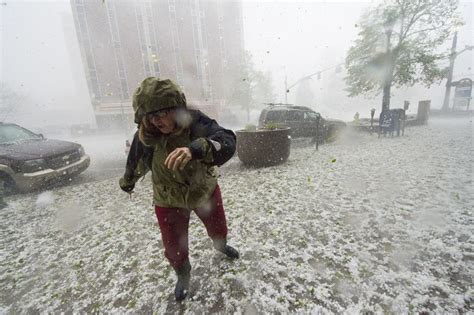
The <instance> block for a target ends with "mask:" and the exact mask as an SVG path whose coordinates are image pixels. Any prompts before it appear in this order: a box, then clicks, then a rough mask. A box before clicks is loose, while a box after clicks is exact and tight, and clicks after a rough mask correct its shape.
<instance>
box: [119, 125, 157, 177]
mask: <svg viewBox="0 0 474 315" xmlns="http://www.w3.org/2000/svg"><path fill="white" fill-rule="evenodd" d="M152 159H153V147H148V146H145V145H144V144H143V143H142V142H141V141H140V139H139V138H138V131H137V132H135V135H134V136H133V141H132V144H131V146H130V152H129V153H128V157H127V164H126V166H125V174H124V175H123V179H124V183H125V184H127V185H134V184H135V183H136V182H137V181H138V180H139V179H140V178H141V177H143V176H145V174H146V173H147V172H148V171H149V170H151V162H152Z"/></svg>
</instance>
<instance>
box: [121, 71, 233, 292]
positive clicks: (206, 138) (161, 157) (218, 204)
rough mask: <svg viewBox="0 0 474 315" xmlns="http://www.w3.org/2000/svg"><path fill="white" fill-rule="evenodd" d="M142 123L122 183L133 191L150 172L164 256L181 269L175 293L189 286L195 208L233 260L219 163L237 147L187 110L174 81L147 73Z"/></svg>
mask: <svg viewBox="0 0 474 315" xmlns="http://www.w3.org/2000/svg"><path fill="white" fill-rule="evenodd" d="M133 109H134V113H135V122H136V123H137V124H138V126H139V128H138V131H137V133H136V134H135V137H134V139H133V141H132V144H131V147H130V152H129V155H128V158H127V165H126V170H125V174H124V176H123V177H122V178H121V179H120V181H119V184H120V187H121V188H122V190H124V191H126V192H128V193H131V192H132V191H133V189H134V187H135V183H136V181H137V180H138V179H139V178H140V177H142V176H144V175H145V173H146V172H147V171H148V170H151V173H152V182H153V201H154V205H155V213H156V217H157V218H158V223H159V226H160V230H161V236H162V240H163V245H164V248H165V256H166V258H167V259H168V260H169V262H170V264H171V266H172V267H173V268H174V270H175V271H176V274H177V278H178V280H177V283H176V287H175V292H174V293H175V298H176V300H178V301H181V300H183V299H184V298H185V297H186V295H187V291H188V289H189V281H190V272H191V264H190V262H189V255H188V227H189V217H190V214H191V211H194V212H195V213H196V215H197V216H198V217H199V218H200V219H201V221H202V222H203V223H204V225H205V227H206V230H207V233H208V235H209V237H210V238H211V239H212V241H213V245H214V247H215V248H216V249H217V250H218V251H220V252H222V253H224V254H225V255H227V256H228V257H230V258H232V259H237V258H239V252H238V251H237V250H236V249H234V248H233V247H231V246H229V245H227V222H226V217H225V212H224V206H223V203H222V197H221V192H220V188H219V185H218V184H217V177H216V172H215V167H216V166H220V165H222V164H224V163H225V162H226V161H228V160H229V159H230V158H231V157H232V156H233V154H234V152H235V142H236V137H235V134H234V133H233V132H232V131H231V130H228V129H225V128H223V127H221V126H219V125H218V124H217V122H216V121H215V120H213V119H211V118H209V117H208V116H206V115H204V114H203V113H202V112H200V111H197V110H190V109H187V104H186V98H185V96H184V94H183V93H182V91H181V90H180V88H179V87H178V86H177V85H176V84H175V83H174V82H172V81H170V80H160V79H159V78H156V77H149V78H146V79H145V80H143V82H142V83H141V84H140V87H138V89H137V90H136V91H135V93H134V96H133Z"/></svg>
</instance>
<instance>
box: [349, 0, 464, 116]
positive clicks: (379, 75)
mask: <svg viewBox="0 0 474 315" xmlns="http://www.w3.org/2000/svg"><path fill="white" fill-rule="evenodd" d="M457 7H458V1H457V0H386V1H385V2H384V3H382V4H379V5H378V6H376V7H374V8H373V9H371V10H369V11H368V12H366V13H365V14H364V15H363V16H362V18H361V21H360V24H359V27H360V31H359V34H358V37H357V39H356V40H355V43H354V45H353V46H352V47H351V48H350V49H349V51H348V54H347V57H346V68H347V72H348V74H347V76H346V77H345V81H346V84H347V91H348V92H349V96H356V95H359V94H365V93H369V92H375V94H376V95H377V94H378V93H380V91H382V92H383V99H382V110H384V109H388V108H389V107H390V88H391V87H392V85H393V86H396V87H401V86H413V85H414V84H415V83H422V84H424V85H425V86H427V87H429V86H430V85H431V84H433V83H434V82H439V81H441V80H442V79H443V78H444V77H445V76H446V72H447V70H446V69H442V68H440V67H439V61H441V60H444V59H446V58H447V57H448V56H449V51H448V50H446V51H440V46H441V45H442V44H443V43H444V42H445V41H446V39H447V38H448V37H449V35H450V34H451V33H452V32H453V30H454V28H455V27H456V26H458V25H460V24H461V22H460V20H459V16H458V12H457Z"/></svg>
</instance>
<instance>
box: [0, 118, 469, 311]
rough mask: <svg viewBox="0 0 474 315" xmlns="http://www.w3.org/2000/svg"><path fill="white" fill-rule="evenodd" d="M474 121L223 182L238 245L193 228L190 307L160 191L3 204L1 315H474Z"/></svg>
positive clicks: (299, 154) (237, 172) (59, 190)
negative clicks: (235, 252)
mask: <svg viewBox="0 0 474 315" xmlns="http://www.w3.org/2000/svg"><path fill="white" fill-rule="evenodd" d="M473 151H474V150H473V123H472V118H468V117H466V118H458V119H455V120H448V119H435V118H433V119H431V120H430V121H429V124H428V125H427V126H418V127H411V128H407V129H406V132H405V136H403V137H394V138H377V136H376V135H369V134H367V133H351V132H347V133H344V134H342V135H341V137H340V138H339V139H338V140H337V141H336V142H333V143H330V144H324V145H322V146H320V148H319V151H315V148H314V146H313V145H312V144H311V143H310V141H309V140H307V139H295V140H294V141H293V143H292V148H291V155H290V158H289V160H288V161H287V162H286V163H284V164H282V165H278V166H274V167H268V168H258V169H254V168H247V167H244V166H243V165H242V164H241V163H240V161H239V160H238V158H237V157H235V158H233V159H232V160H231V161H230V162H229V163H228V164H227V165H225V166H224V167H222V168H221V171H220V172H221V177H220V180H219V183H220V186H221V189H222V194H223V198H224V205H225V208H226V214H227V219H228V224H229V243H230V244H231V245H233V246H235V247H236V248H237V249H239V251H240V253H241V259H239V260H237V261H230V260H228V259H227V258H225V257H224V256H223V255H222V254H220V253H217V252H216V251H215V250H214V249H213V248H212V244H211V241H210V240H209V239H208V237H207V235H206V233H205V230H204V228H203V225H202V223H201V222H200V221H199V219H198V218H197V217H196V215H192V217H191V227H190V254H191V263H192V266H193V270H192V279H191V289H190V296H189V297H188V298H187V299H186V300H185V302H184V303H181V304H177V303H176V302H175V301H174V295H173V288H174V283H175V276H174V272H173V271H172V269H171V267H169V265H168V262H167V261H166V259H165V257H164V254H163V247H162V245H161V238H160V231H159V228H158V225H157V223H156V218H155V215H154V212H153V208H152V189H151V181H150V176H149V175H148V176H147V177H146V178H145V180H143V181H141V182H139V183H138V184H137V187H136V189H135V190H136V193H135V194H134V196H133V198H132V199H129V197H128V195H127V194H125V193H123V192H122V191H120V189H119V188H118V185H117V182H118V177H113V178H108V179H105V180H101V181H92V182H86V183H81V182H80V181H79V183H71V184H69V185H66V186H61V187H55V188H52V189H51V190H47V191H42V192H35V193H29V194H21V195H14V196H10V197H7V198H6V201H7V203H8V206H7V207H6V208H4V209H2V210H1V211H0V225H1V229H0V231H1V232H0V233H1V234H0V239H1V243H2V246H1V248H0V256H1V259H0V283H1V289H0V290H1V293H0V312H1V313H5V312H6V313H20V312H22V313H26V312H37V311H40V312H48V313H49V312H63V311H64V312H70V311H72V312H76V313H85V312H87V313H91V312H96V311H99V312H132V313H137V312H140V313H142V312H147V313H151V312H156V313H157V314H163V313H165V312H184V313H209V312H222V313H231V312H239V313H246V314H256V313H269V312H272V313H274V312H277V313H278V312H280V313H287V312H305V313H307V312H312V313H318V312H321V313H343V312H345V313H348V314H354V313H358V312H365V311H367V312H374V313H395V314H401V313H409V312H414V313H419V312H422V311H428V312H435V313H451V314H452V313H458V312H461V313H466V312H469V311H471V312H472V310H473V307H474V290H473V287H472V283H473V275H474V265H473V262H474V251H473V248H474V240H473V235H474V222H473V212H472V209H473V208H474V191H473V165H474V154H473V153H474V152H473Z"/></svg>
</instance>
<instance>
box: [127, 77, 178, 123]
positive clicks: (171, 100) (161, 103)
mask: <svg viewBox="0 0 474 315" xmlns="http://www.w3.org/2000/svg"><path fill="white" fill-rule="evenodd" d="M132 106H133V112H134V113H135V123H137V124H139V123H140V122H141V121H142V119H143V117H144V116H145V115H146V114H148V113H152V112H156V111H159V110H162V109H167V108H175V107H177V108H186V97H185V96H184V93H183V92H182V91H181V89H180V88H179V86H178V85H177V84H176V83H174V82H173V81H171V80H168V79H166V80H160V79H159V78H156V77H149V78H146V79H145V80H143V81H142V83H141V84H140V86H139V87H138V88H137V89H136V90H135V93H134V94H133V103H132Z"/></svg>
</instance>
